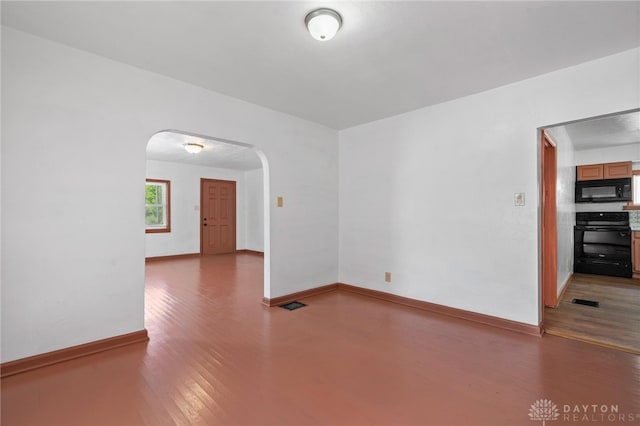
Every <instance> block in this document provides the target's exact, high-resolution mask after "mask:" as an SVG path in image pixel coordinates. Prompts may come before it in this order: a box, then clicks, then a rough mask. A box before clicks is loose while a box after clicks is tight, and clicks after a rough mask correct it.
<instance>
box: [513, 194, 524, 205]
mask: <svg viewBox="0 0 640 426" xmlns="http://www.w3.org/2000/svg"><path fill="white" fill-rule="evenodd" d="M513 205H514V206H518V207H521V206H524V192H517V193H515V194H513Z"/></svg>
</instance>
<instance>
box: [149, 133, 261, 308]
mask: <svg viewBox="0 0 640 426" xmlns="http://www.w3.org/2000/svg"><path fill="white" fill-rule="evenodd" d="M187 144H195V145H197V146H199V147H200V152H198V153H195V154H194V153H189V152H187V151H186V150H185V145H187ZM260 170H261V173H260ZM145 176H146V178H147V179H148V180H149V179H153V180H156V181H166V182H167V184H168V185H170V187H167V188H166V194H165V195H164V196H165V197H168V198H167V201H168V203H167V205H166V208H165V209H164V210H163V208H164V207H163V204H162V200H163V198H162V196H158V197H157V198H158V200H157V203H158V204H156V205H151V209H152V210H153V209H154V208H155V209H156V210H155V211H154V213H156V217H160V218H162V217H163V216H162V215H163V214H164V216H165V217H168V218H169V219H170V220H171V222H170V223H171V227H170V231H166V232H167V234H165V235H153V234H154V233H157V232H161V231H151V232H150V231H149V230H148V228H149V221H148V220H147V221H146V225H145V227H146V232H147V236H146V243H145V244H146V247H145V258H146V259H147V260H148V259H159V258H168V257H181V256H196V255H200V253H201V251H200V233H199V226H200V225H199V224H200V219H199V218H198V217H199V215H200V204H201V203H200V196H199V191H200V186H199V182H200V179H202V178H205V179H224V180H229V181H239V182H240V181H241V182H242V187H243V188H244V187H245V184H246V185H247V187H248V184H247V182H249V181H250V182H251V184H252V185H254V186H255V185H260V188H259V189H255V190H253V191H249V192H250V196H249V195H247V196H246V197H245V196H244V193H243V195H242V196H241V197H240V198H241V199H242V200H243V201H242V202H243V205H242V206H240V208H239V209H238V222H239V223H240V224H241V225H240V226H238V233H237V235H236V236H238V237H239V238H237V244H236V247H235V249H236V250H238V249H239V250H245V251H252V252H262V253H264V270H263V276H264V278H263V296H264V297H269V294H270V265H271V262H270V233H269V229H270V226H269V224H270V206H269V163H268V160H267V157H266V155H265V154H264V153H263V152H262V151H261V150H259V149H257V148H256V147H255V146H253V145H251V144H247V143H243V142H239V141H233V140H228V139H223V138H217V137H214V136H208V135H201V134H196V133H192V132H186V131H182V130H174V129H167V130H161V131H159V132H157V133H155V134H154V135H153V136H152V137H151V138H150V139H149V141H148V142H147V159H146V173H145ZM170 177H173V180H174V182H173V183H172V182H171V179H169V178H170ZM195 177H197V179H198V187H197V188H195V187H194V179H195ZM147 188H148V186H147ZM158 193H159V194H163V193H162V191H161V190H158ZM196 193H197V197H196V195H195V194H196ZM146 195H147V194H146ZM249 197H251V202H247V199H248V198H249ZM258 197H259V198H260V199H258ZM152 198H153V197H152ZM172 200H173V201H172ZM149 206H150V205H149V204H148V203H147V212H146V214H147V215H149ZM260 207H261V208H260ZM178 208H179V209H180V210H178ZM158 211H161V213H158ZM249 222H250V223H251V224H252V226H249V227H248V226H247V223H249ZM248 228H250V229H248ZM169 232H170V233H173V234H172V235H171V234H169ZM249 232H251V233H252V234H251V235H252V238H250V240H251V242H248V240H249V238H248V237H247V236H248V233H249ZM257 232H259V235H256V233H257ZM247 244H249V246H247ZM246 249H248V250H246Z"/></svg>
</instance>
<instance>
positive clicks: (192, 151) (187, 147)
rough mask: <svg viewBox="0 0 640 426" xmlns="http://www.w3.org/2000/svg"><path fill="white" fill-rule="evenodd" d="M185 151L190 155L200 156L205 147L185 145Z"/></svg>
mask: <svg viewBox="0 0 640 426" xmlns="http://www.w3.org/2000/svg"><path fill="white" fill-rule="evenodd" d="M182 146H184V149H185V151H187V152H188V153H189V154H198V153H199V152H200V151H202V148H204V145H200V144H199V143H185V144H184V145H182Z"/></svg>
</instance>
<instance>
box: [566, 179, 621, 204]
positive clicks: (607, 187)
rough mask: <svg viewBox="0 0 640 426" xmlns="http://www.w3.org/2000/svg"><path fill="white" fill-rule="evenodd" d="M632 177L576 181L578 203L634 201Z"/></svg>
mask: <svg viewBox="0 0 640 426" xmlns="http://www.w3.org/2000/svg"><path fill="white" fill-rule="evenodd" d="M632 199H633V195H632V194H631V178H623V179H605V180H580V181H576V203H611V202H615V201H632Z"/></svg>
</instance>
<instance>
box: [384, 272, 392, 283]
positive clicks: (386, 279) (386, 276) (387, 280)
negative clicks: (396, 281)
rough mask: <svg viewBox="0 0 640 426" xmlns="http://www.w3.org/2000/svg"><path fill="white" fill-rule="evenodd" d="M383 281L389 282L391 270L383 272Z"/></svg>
mask: <svg viewBox="0 0 640 426" xmlns="http://www.w3.org/2000/svg"><path fill="white" fill-rule="evenodd" d="M384 282H386V283H390V282H391V272H385V273H384Z"/></svg>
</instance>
